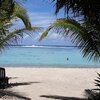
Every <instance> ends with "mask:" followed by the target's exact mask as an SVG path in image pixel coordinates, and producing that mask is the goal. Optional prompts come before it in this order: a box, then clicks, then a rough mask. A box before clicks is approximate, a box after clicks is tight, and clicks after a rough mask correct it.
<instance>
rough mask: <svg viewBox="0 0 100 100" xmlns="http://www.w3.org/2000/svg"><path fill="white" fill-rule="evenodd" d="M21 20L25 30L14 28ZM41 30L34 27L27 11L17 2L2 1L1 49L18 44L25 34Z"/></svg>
mask: <svg viewBox="0 0 100 100" xmlns="http://www.w3.org/2000/svg"><path fill="white" fill-rule="evenodd" d="M18 19H20V21H22V22H23V24H24V26H25V27H23V28H16V29H15V28H14V27H13V24H14V23H15V22H16V21H17V20H18ZM32 30H33V32H34V31H37V30H40V28H38V27H32V26H31V23H30V20H29V17H28V15H27V12H26V10H25V9H24V8H23V7H22V6H21V5H20V4H19V3H18V2H16V1H15V0H2V1H0V49H1V50H2V49H3V48H5V46H8V45H10V44H11V43H14V42H15V43H17V40H18V39H19V38H21V37H23V33H30V32H28V31H32Z"/></svg>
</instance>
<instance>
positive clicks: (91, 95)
mask: <svg viewBox="0 0 100 100" xmlns="http://www.w3.org/2000/svg"><path fill="white" fill-rule="evenodd" d="M95 86H97V88H96V89H91V90H89V89H88V90H85V91H86V94H87V95H88V100H100V74H99V73H98V77H97V79H95Z"/></svg>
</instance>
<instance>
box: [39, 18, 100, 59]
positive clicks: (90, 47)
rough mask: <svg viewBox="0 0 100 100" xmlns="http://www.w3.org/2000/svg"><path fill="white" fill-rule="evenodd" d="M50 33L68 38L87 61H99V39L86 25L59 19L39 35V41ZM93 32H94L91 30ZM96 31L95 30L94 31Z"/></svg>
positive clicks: (71, 20)
mask: <svg viewBox="0 0 100 100" xmlns="http://www.w3.org/2000/svg"><path fill="white" fill-rule="evenodd" d="M50 31H54V32H56V33H58V34H63V36H64V37H67V36H68V35H69V36H70V38H71V40H72V42H74V43H75V44H76V45H77V46H78V48H79V49H80V50H81V52H82V53H83V57H88V59H89V60H91V59H92V60H93V61H99V60H100V45H99V43H100V39H99V35H98V36H96V35H97V34H95V33H94V32H92V33H91V29H90V28H89V27H88V25H87V24H86V23H84V22H83V23H79V22H77V21H75V20H73V19H67V18H60V19H57V20H56V21H55V22H53V23H52V24H51V25H50V26H49V27H48V28H47V29H46V30H45V31H44V33H43V34H42V35H41V37H40V40H42V39H44V38H45V37H46V36H47V35H48V33H49V32H50ZM93 31H94V30H93ZM95 31H96V30H95Z"/></svg>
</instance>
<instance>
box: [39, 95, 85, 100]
mask: <svg viewBox="0 0 100 100" xmlns="http://www.w3.org/2000/svg"><path fill="white" fill-rule="evenodd" d="M40 97H44V98H50V99H59V100H87V99H86V98H78V97H64V96H58V95H41V96H40Z"/></svg>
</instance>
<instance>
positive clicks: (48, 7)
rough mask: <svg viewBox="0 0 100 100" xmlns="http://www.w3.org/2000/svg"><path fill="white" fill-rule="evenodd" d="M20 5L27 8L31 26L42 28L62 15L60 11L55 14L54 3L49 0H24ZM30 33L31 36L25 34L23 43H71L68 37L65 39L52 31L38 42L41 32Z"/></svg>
mask: <svg viewBox="0 0 100 100" xmlns="http://www.w3.org/2000/svg"><path fill="white" fill-rule="evenodd" d="M22 6H23V7H24V8H25V9H26V10H27V13H28V16H29V18H30V21H31V23H32V26H39V27H43V28H44V29H45V28H46V27H48V25H49V24H50V23H51V22H53V21H54V20H55V19H56V18H60V17H63V14H64V13H63V12H62V11H61V12H60V13H59V14H58V15H57V16H56V15H55V6H54V3H51V2H50V0H26V1H24V2H23V3H22ZM20 26H23V24H22V23H20V25H19V27H20ZM32 34H33V35H32V37H29V36H28V35H25V36H24V39H23V42H21V43H22V44H24V45H72V43H71V42H70V39H69V38H66V39H65V38H63V36H62V35H58V34H57V33H54V32H53V33H49V34H48V36H47V37H46V38H45V39H44V40H43V41H41V42H39V37H40V36H41V34H42V32H40V33H32Z"/></svg>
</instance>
